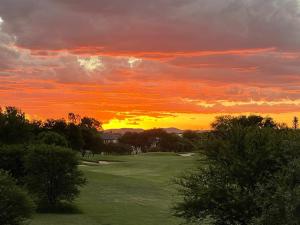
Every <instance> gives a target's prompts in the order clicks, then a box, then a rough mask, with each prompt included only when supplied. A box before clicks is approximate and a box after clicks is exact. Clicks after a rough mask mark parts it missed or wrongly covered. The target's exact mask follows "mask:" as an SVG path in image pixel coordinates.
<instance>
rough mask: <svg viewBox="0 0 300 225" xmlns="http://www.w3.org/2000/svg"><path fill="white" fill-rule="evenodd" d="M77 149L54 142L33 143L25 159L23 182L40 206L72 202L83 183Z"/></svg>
mask: <svg viewBox="0 0 300 225" xmlns="http://www.w3.org/2000/svg"><path fill="white" fill-rule="evenodd" d="M77 165H78V159H77V156H76V153H75V152H74V151H72V150H70V149H67V148H63V147H59V146H54V145H35V146H32V147H31V148H30V151H29V154H28V155H27V159H26V164H25V167H26V172H27V177H26V184H27V187H28V190H30V192H31V193H32V195H33V196H34V197H35V199H36V201H37V204H38V206H39V207H40V208H54V207H56V206H57V205H58V204H60V203H62V202H63V201H67V202H71V201H73V200H74V198H75V197H76V196H78V194H79V188H80V186H82V185H84V184H85V179H84V178H83V174H82V173H81V172H80V171H79V170H78V167H77Z"/></svg>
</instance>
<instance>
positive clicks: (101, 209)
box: [30, 153, 196, 225]
mask: <svg viewBox="0 0 300 225" xmlns="http://www.w3.org/2000/svg"><path fill="white" fill-rule="evenodd" d="M89 160H95V161H98V160H111V161H117V162H113V163H111V164H107V165H97V164H95V165H93V164H91V165H81V166H80V168H81V169H82V171H83V172H84V174H85V176H86V177H87V179H88V184H87V185H86V186H85V187H84V188H83V189H82V192H81V195H80V197H79V198H78V199H77V200H76V202H75V204H76V205H77V206H78V208H79V209H80V210H81V211H82V213H79V214H37V215H35V216H34V218H33V220H32V222H31V223H30V224H31V225H179V224H180V223H181V222H183V221H182V220H180V219H178V218H175V217H173V216H172V211H171V207H172V205H173V204H174V203H175V202H176V200H178V196H177V194H176V190H175V187H174V184H173V182H172V179H173V178H174V177H176V176H178V175H180V174H183V173H184V172H185V171H187V170H189V169H192V168H193V167H195V166H196V157H195V156H191V157H183V156H178V155H176V154H173V153H149V154H142V155H137V156H95V157H94V158H90V159H89Z"/></svg>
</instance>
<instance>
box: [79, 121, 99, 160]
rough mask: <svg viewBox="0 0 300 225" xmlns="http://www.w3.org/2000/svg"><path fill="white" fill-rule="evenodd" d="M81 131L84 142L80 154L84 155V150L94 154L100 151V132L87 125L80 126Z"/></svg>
mask: <svg viewBox="0 0 300 225" xmlns="http://www.w3.org/2000/svg"><path fill="white" fill-rule="evenodd" d="M81 133H82V138H83V142H84V145H83V149H82V156H84V155H85V152H86V150H90V151H92V152H93V153H94V154H95V153H100V152H101V150H102V149H103V148H104V143H103V140H102V138H101V136H100V133H99V132H98V131H97V130H95V129H92V128H88V127H81Z"/></svg>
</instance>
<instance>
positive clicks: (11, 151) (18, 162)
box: [0, 145, 26, 183]
mask: <svg viewBox="0 0 300 225" xmlns="http://www.w3.org/2000/svg"><path fill="white" fill-rule="evenodd" d="M25 155H26V148H25V146H23V145H2V146H0V169H3V170H5V171H8V172H9V174H10V175H11V176H12V177H14V178H15V179H17V181H18V183H22V181H23V178H24V176H25V168H24V160H25Z"/></svg>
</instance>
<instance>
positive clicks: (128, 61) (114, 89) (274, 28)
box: [0, 0, 300, 129]
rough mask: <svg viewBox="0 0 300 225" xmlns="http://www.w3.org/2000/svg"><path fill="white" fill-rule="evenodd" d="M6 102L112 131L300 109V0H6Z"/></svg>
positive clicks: (280, 115)
mask: <svg viewBox="0 0 300 225" xmlns="http://www.w3.org/2000/svg"><path fill="white" fill-rule="evenodd" d="M0 18H1V19H0V106H2V107H4V106H16V107H18V108H21V109H22V110H23V111H24V112H26V113H27V114H28V118H30V119H46V118H62V117H66V115H67V114H68V112H74V113H77V114H80V115H82V116H91V117H95V118H97V119H98V120H101V121H102V122H103V124H104V128H105V129H108V128H121V127H131V128H145V129H149V128H154V127H178V128H181V129H208V128H209V126H210V123H211V122H212V121H213V120H214V118H215V116H219V115H225V114H230V115H240V114H247V115H248V114H262V115H265V116H272V117H274V118H275V119H276V120H277V121H278V122H285V123H288V124H290V123H291V121H292V118H293V116H297V115H298V116H300V0H152V1H149V0H113V1H111V0H84V1H82V0H72V1H70V0H0Z"/></svg>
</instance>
